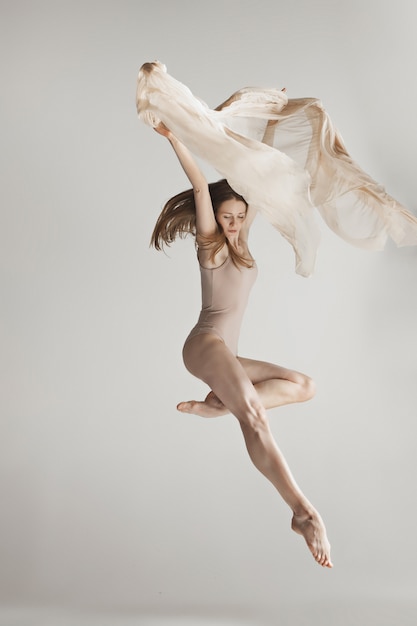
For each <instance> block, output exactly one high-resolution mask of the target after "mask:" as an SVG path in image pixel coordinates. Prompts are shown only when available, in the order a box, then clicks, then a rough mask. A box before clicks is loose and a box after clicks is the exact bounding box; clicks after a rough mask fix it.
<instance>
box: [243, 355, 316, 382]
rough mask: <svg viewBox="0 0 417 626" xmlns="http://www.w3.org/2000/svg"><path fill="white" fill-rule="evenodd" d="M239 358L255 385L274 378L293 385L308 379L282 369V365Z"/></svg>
mask: <svg viewBox="0 0 417 626" xmlns="http://www.w3.org/2000/svg"><path fill="white" fill-rule="evenodd" d="M237 358H238V360H239V363H240V364H241V365H242V367H243V369H244V370H245V372H246V374H247V375H248V378H249V379H250V380H251V381H252V383H253V384H254V385H256V384H257V383H262V382H264V381H265V380H273V379H274V378H278V379H282V380H289V381H291V382H292V383H302V382H303V381H304V380H305V379H306V376H305V374H301V372H296V371H294V370H290V369H287V368H285V367H281V365H275V364H274V363H268V362H266V361H256V360H254V359H246V358H244V357H240V356H239V357H237Z"/></svg>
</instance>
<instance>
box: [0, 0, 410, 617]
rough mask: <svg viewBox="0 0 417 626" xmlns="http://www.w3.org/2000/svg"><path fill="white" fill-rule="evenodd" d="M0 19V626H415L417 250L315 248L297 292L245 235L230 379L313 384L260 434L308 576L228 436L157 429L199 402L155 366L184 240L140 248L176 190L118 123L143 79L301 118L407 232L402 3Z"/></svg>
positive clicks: (20, 14)
mask: <svg viewBox="0 0 417 626" xmlns="http://www.w3.org/2000/svg"><path fill="white" fill-rule="evenodd" d="M0 8H1V14H0V18H1V19H0V46H1V55H0V63H1V77H2V82H1V84H2V97H1V124H2V131H1V151H0V158H1V176H2V182H1V233H0V237H1V240H0V255H1V294H2V295H1V298H2V305H1V326H0V333H1V352H0V359H1V361H0V367H1V387H2V389H1V437H0V446H1V451H0V494H1V500H0V502H1V516H0V594H1V595H0V597H1V601H2V606H3V610H2V611H1V612H0V624H1V626H23V624H24V625H25V626H28V625H29V626H33V625H34V624H42V625H44V624H48V625H49V624H53V625H54V626H58V625H61V624H65V626H67V624H71V626H72V625H73V624H74V625H77V626H80V624H84V623H97V624H100V626H103V625H107V624H112V625H113V624H121V625H124V624H129V626H130V625H133V624H135V625H139V624H140V625H145V626H147V625H148V624H149V625H151V626H152V625H154V624H155V625H158V626H159V625H160V624H167V625H171V624H178V625H179V624H181V625H182V624H201V625H203V626H205V625H206V624H214V623H215V624H220V625H222V624H225V625H244V624H262V623H265V624H280V625H281V624H282V625H286V624H292V625H304V624H306V625H307V624H308V625H311V624H320V625H323V624H325V625H327V624H329V625H332V626H336V625H343V626H345V625H350V624H378V625H379V624H382V625H385V624H390V625H391V624H393V625H394V624H395V625H396V626H398V625H399V624H401V625H402V626H404V625H408V624H415V620H416V614H417V600H416V588H417V586H416V582H417V574H416V556H417V542H416V533H415V515H416V509H417V507H416V495H415V474H416V462H415V436H416V425H415V414H416V409H415V405H416V402H415V397H416V372H417V364H416V358H417V357H416V343H417V333H416V326H415V314H416V310H417V289H416V284H417V250H416V249H415V248H402V249H397V248H395V247H394V246H393V245H391V244H390V245H388V246H387V249H386V250H385V251H384V252H382V253H367V252H363V251H360V250H357V249H354V248H352V247H349V246H348V245H347V244H345V243H344V242H343V241H341V240H339V239H338V238H337V237H336V236H335V235H333V233H331V232H329V231H328V230H326V226H325V225H324V224H322V233H323V241H322V245H321V248H320V253H319V258H318V263H317V269H316V273H315V275H314V276H313V277H312V278H310V279H303V278H300V277H298V276H296V275H295V273H294V269H293V268H294V259H293V253H292V251H291V249H290V247H289V246H288V244H287V243H286V242H285V241H284V240H283V239H282V238H281V237H280V236H279V235H278V233H276V232H275V231H273V229H272V228H271V227H270V226H269V225H268V224H266V222H265V221H264V220H263V219H262V218H261V217H258V218H257V220H256V222H255V224H254V227H253V233H252V238H251V248H252V252H253V254H254V256H255V257H256V259H257V262H258V266H259V270H260V275H259V280H258V282H257V284H256V286H255V289H254V291H253V293H252V298H251V302H250V305H249V308H248V311H247V315H246V318H245V322H244V327H243V330H242V337H241V343H240V352H241V354H243V355H246V356H250V357H253V358H261V359H265V360H272V361H276V362H278V363H281V364H283V365H287V366H289V367H293V368H295V369H299V370H301V371H305V372H306V373H308V374H310V375H311V376H312V377H313V378H315V380H316V383H317V387H318V393H317V396H316V398H315V399H314V400H313V401H312V402H310V403H308V404H305V405H299V406H290V407H284V408H281V409H279V410H275V411H271V413H270V417H271V422H272V427H273V430H274V433H275V434H276V437H277V439H278V441H279V443H280V445H281V447H282V449H283V451H284V453H285V454H286V456H287V458H288V461H289V463H290V465H291V467H292V469H293V471H294V474H295V476H296V478H297V480H298V482H299V483H300V484H301V486H302V487H303V489H304V490H305V492H306V494H307V495H308V497H309V498H310V499H311V500H312V501H313V502H314V504H315V505H316V506H317V507H318V508H319V510H320V511H321V513H322V515H323V517H324V518H325V521H326V524H327V527H328V531H329V537H330V540H331V543H332V546H333V558H334V562H335V568H334V570H332V571H324V570H322V569H321V568H320V567H318V566H317V565H316V564H315V563H314V561H313V559H312V558H311V556H310V554H309V552H308V550H307V549H306V547H305V545H304V542H303V540H302V539H301V538H299V537H297V536H296V535H294V534H293V533H291V531H290V529H289V523H290V513H289V511H288V510H287V508H286V506H285V505H284V504H283V503H282V502H281V501H280V499H279V497H278V496H277V495H276V493H275V491H274V490H273V488H272V487H271V486H270V485H269V484H268V483H267V481H266V480H265V479H264V478H263V477H262V476H261V475H259V474H258V473H257V472H256V470H255V469H254V468H253V466H252V465H251V463H250V461H249V459H248V458H247V454H246V451H245V449H244V445H243V440H242V437H241V434H240V430H239V428H238V426H237V423H235V420H234V418H232V417H224V418H220V419H218V420H212V421H211V420H202V419H199V418H197V417H193V416H190V415H182V414H179V413H178V412H177V411H176V409H175V405H176V403H177V402H179V401H180V400H186V399H190V398H193V397H196V398H199V397H202V396H203V394H204V393H205V392H206V389H205V388H204V386H203V385H202V384H201V383H200V382H199V381H197V380H194V379H193V378H192V377H191V376H190V375H189V374H188V373H187V372H186V371H185V369H184V367H183V365H182V361H181V347H182V343H183V340H184V338H185V336H186V335H187V333H188V330H189V328H190V327H191V326H192V325H193V324H194V322H195V320H196V317H197V314H198V310H199V297H200V295H199V276H198V267H197V264H196V262H195V255H194V249H193V242H192V241H191V240H186V241H183V242H182V241H180V242H178V243H176V244H175V246H174V247H173V248H172V249H171V250H170V251H169V252H168V255H164V254H158V253H156V252H155V251H154V250H150V249H149V248H148V242H149V236H150V233H151V230H152V227H153V224H154V221H155V219H156V217H157V215H158V212H159V210H160V208H161V206H162V204H163V202H164V201H165V200H166V199H167V198H168V197H170V196H171V195H173V194H174V193H177V192H178V191H180V190H182V189H183V188H185V187H186V186H187V182H186V180H185V177H184V175H183V173H182V172H181V170H180V168H179V166H178V165H177V163H176V162H175V158H174V156H173V155H172V154H171V152H170V149H169V146H168V145H167V144H166V142H164V140H163V139H162V138H161V137H159V136H157V135H156V134H154V133H153V132H152V131H151V130H150V129H149V128H147V127H145V126H144V125H142V124H140V123H139V121H138V120H137V117H136V111H135V102H134V95H135V88H136V75H137V71H138V69H139V67H140V65H141V64H142V63H143V62H144V61H151V60H154V59H155V58H157V59H159V60H161V61H163V62H164V63H166V64H167V66H168V70H169V71H170V73H171V74H173V75H174V76H175V77H176V78H178V79H179V80H181V81H182V82H184V83H186V84H187V85H188V86H189V87H190V88H191V89H192V91H193V92H194V93H195V94H196V95H198V96H199V97H201V98H202V99H204V100H205V101H206V102H207V103H208V104H209V105H210V106H215V105H217V104H218V103H219V102H221V101H222V100H224V99H225V98H226V97H227V96H228V95H229V94H230V93H231V92H232V91H234V90H235V89H238V88H240V87H243V86H247V85H261V86H278V87H283V86H286V87H287V90H288V94H289V96H290V97H300V96H316V97H320V98H321V99H322V100H323V102H324V104H325V106H326V109H327V110H328V112H329V113H330V115H331V117H332V119H333V121H334V123H335V124H336V126H337V127H338V128H339V130H340V131H341V133H342V136H343V137H344V139H345V141H346V144H347V147H348V149H349V150H350V152H351V154H352V155H353V157H354V158H355V159H356V160H357V161H358V162H359V163H360V164H361V165H362V167H363V168H364V169H365V170H367V171H368V172H369V173H370V174H371V175H373V176H374V177H375V178H376V179H377V180H378V181H380V182H382V183H383V184H384V185H385V186H386V187H387V189H388V191H389V192H390V193H391V194H392V195H394V196H395V197H396V198H398V199H399V200H400V201H401V202H403V203H404V204H405V205H407V206H408V207H409V208H410V209H411V210H412V211H413V212H414V213H417V206H416V200H415V198H416V192H417V184H416V174H415V165H416V163H417V154H416V152H417V148H416V130H417V122H416V115H415V106H416V100H417V89H416V80H415V59H416V56H417V44H416V37H415V24H416V19H415V18H416V9H415V8H414V3H412V2H410V1H409V0H397V1H396V2H394V3H393V2H391V0H384V1H382V0H379V1H377V0H375V1H372V0H367V1H366V0H365V1H364V0H349V2H330V1H327V2H325V1H317V2H310V1H308V0H304V1H301V0H292V1H291V2H286V3H284V2H279V1H277V0H270V1H269V0H264V1H262V0H260V1H258V2H256V3H255V2H248V1H241V2H238V1H233V0H211V2H206V3H202V2H196V1H194V2H191V1H185V0H180V1H176V2H168V0H166V1H165V2H162V1H154V2H145V1H141V2H134V1H133V0H130V1H127V0H124V1H123V0H118V1H117V2H116V1H113V2H110V1H100V2H98V1H96V2H94V1H86V2H74V1H73V0H72V1H71V2H70V1H67V0H63V1H55V2H52V1H49V2H47V1H38V2H36V1H34V2H22V1H16V0H13V1H11V0H10V1H8V2H7V1H4V0H3V1H2V2H1V4H0ZM205 171H206V173H207V176H208V177H209V178H210V179H216V178H218V176H217V175H216V174H215V173H214V172H212V171H210V169H209V168H207V169H206V170H205ZM48 607H49V608H48ZM96 614H97V615H98V617H96V618H95V617H94V615H96ZM96 620H97V621H96Z"/></svg>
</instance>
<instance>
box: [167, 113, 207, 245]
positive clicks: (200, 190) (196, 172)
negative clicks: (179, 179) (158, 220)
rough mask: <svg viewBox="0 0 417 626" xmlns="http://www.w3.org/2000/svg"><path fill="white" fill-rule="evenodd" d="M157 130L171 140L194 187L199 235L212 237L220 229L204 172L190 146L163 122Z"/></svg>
mask: <svg viewBox="0 0 417 626" xmlns="http://www.w3.org/2000/svg"><path fill="white" fill-rule="evenodd" d="M155 130H156V132H157V133H159V134H160V135H162V136H163V137H166V138H167V139H168V141H169V142H170V144H171V146H172V147H173V149H174V152H175V154H176V155H177V158H178V160H179V162H180V164H181V167H182V169H183V170H184V172H185V174H186V176H187V178H188V180H189V181H190V183H191V186H192V188H193V191H194V202H195V208H196V231H197V237H198V236H199V235H201V236H202V237H210V236H211V235H213V234H214V233H215V232H216V231H217V230H218V226H217V222H216V219H215V217H214V211H213V205H212V202H211V198H210V193H209V187H208V183H207V180H206V178H205V176H204V174H203V173H202V172H201V170H200V168H199V167H198V165H197V163H196V161H195V159H194V158H193V156H192V155H191V153H190V151H189V150H188V148H186V146H184V144H182V143H181V142H180V141H179V140H178V139H177V138H176V137H175V136H174V135H173V134H172V133H171V131H170V130H169V129H168V128H167V127H166V126H165V125H164V124H163V123H162V122H161V123H160V124H159V125H158V126H157V127H156V128H155Z"/></svg>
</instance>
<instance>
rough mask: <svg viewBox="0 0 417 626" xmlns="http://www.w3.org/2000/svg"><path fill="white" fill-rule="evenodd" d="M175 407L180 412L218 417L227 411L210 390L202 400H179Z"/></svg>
mask: <svg viewBox="0 0 417 626" xmlns="http://www.w3.org/2000/svg"><path fill="white" fill-rule="evenodd" d="M177 409H178V411H181V412H182V413H192V414H193V415H199V416H200V417H220V416H221V415H226V413H229V411H228V410H227V409H226V407H225V406H224V404H223V402H221V401H220V400H219V399H218V397H217V396H216V395H215V394H214V393H213V392H212V391H210V393H209V394H208V395H207V397H206V399H205V400H204V402H201V401H199V400H189V401H188V402H180V403H179V404H177Z"/></svg>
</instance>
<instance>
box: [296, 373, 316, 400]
mask: <svg viewBox="0 0 417 626" xmlns="http://www.w3.org/2000/svg"><path fill="white" fill-rule="evenodd" d="M300 395H301V402H306V401H307V400H311V399H312V398H314V396H315V395H316V384H315V382H314V380H313V379H312V378H310V377H309V376H303V379H302V381H300Z"/></svg>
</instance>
